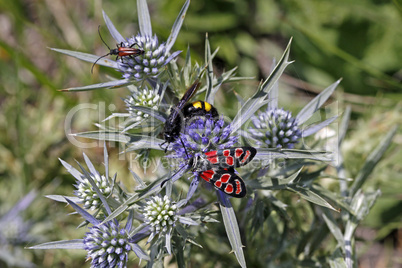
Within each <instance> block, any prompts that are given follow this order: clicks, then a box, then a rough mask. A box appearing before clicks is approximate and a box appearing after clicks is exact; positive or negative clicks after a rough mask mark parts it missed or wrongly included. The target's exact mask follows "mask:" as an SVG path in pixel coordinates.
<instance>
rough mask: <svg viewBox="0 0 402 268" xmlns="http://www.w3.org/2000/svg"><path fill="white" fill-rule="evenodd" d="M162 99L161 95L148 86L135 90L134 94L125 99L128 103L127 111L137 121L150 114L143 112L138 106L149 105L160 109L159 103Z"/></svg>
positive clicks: (154, 108)
mask: <svg viewBox="0 0 402 268" xmlns="http://www.w3.org/2000/svg"><path fill="white" fill-rule="evenodd" d="M159 101H160V95H159V94H158V93H157V92H156V91H155V90H150V89H148V87H144V88H143V89H142V90H139V91H135V92H134V93H132V95H130V96H128V97H127V98H126V99H124V102H125V103H126V105H127V111H128V112H129V114H130V116H131V117H132V118H134V119H135V121H140V120H141V119H144V118H148V117H149V114H147V113H143V112H142V111H139V110H138V109H136V108H135V107H136V106H142V107H148V108H151V109H153V110H158V104H159Z"/></svg>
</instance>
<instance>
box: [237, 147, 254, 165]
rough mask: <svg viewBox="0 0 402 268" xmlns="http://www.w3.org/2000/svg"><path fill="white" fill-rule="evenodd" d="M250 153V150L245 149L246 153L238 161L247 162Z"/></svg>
mask: <svg viewBox="0 0 402 268" xmlns="http://www.w3.org/2000/svg"><path fill="white" fill-rule="evenodd" d="M250 155H251V152H250V150H247V151H246V154H245V155H244V157H243V159H242V160H241V161H240V163H242V164H244V163H245V162H247V160H248V159H249V157H250Z"/></svg>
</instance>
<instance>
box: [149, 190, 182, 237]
mask: <svg viewBox="0 0 402 268" xmlns="http://www.w3.org/2000/svg"><path fill="white" fill-rule="evenodd" d="M143 210H144V216H145V222H146V223H147V224H149V225H150V226H151V229H152V232H153V233H154V234H166V233H169V232H170V231H171V229H172V227H173V226H174V224H175V222H176V220H177V216H176V212H177V206H176V205H175V204H172V203H171V201H170V199H169V197H168V196H166V195H165V196H164V197H163V199H162V198H160V197H159V196H155V197H153V198H151V199H150V200H149V201H148V202H147V203H146V206H144V208H143Z"/></svg>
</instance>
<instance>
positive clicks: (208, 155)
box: [205, 151, 217, 157]
mask: <svg viewBox="0 0 402 268" xmlns="http://www.w3.org/2000/svg"><path fill="white" fill-rule="evenodd" d="M205 155H206V156H207V157H212V156H217V151H210V152H206V153H205Z"/></svg>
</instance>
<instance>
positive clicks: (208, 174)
mask: <svg viewBox="0 0 402 268" xmlns="http://www.w3.org/2000/svg"><path fill="white" fill-rule="evenodd" d="M214 175H215V171H213V170H205V171H204V172H202V173H201V174H200V176H201V178H203V179H204V180H206V181H207V182H209V181H210V180H211V179H212V177H213V176H214Z"/></svg>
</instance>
